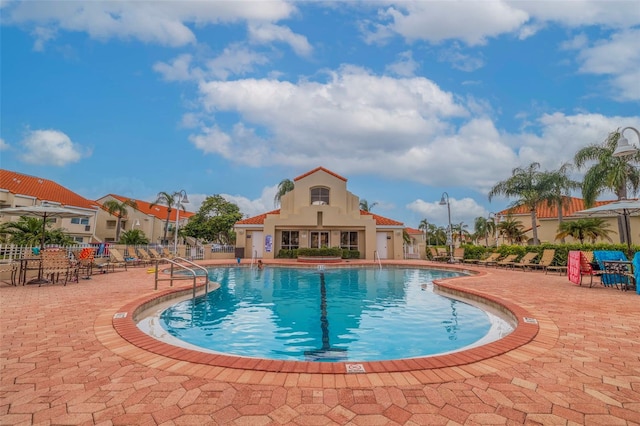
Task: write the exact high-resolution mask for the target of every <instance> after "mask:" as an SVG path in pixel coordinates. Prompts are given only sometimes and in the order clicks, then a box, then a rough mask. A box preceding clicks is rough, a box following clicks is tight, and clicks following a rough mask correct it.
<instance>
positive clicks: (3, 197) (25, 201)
mask: <svg viewBox="0 0 640 426" xmlns="http://www.w3.org/2000/svg"><path fill="white" fill-rule="evenodd" d="M42 202H44V203H48V204H52V205H60V203H57V202H54V201H46V200H44V201H40V200H38V199H37V198H35V197H31V196H28V195H21V194H12V193H11V192H8V191H6V190H0V208H8V207H27V206H35V205H40V204H42ZM64 207H66V208H69V209H73V210H76V211H78V212H79V213H80V214H79V215H78V217H77V218H72V219H69V218H64V219H62V218H50V219H47V223H49V224H50V227H51V228H57V229H64V230H65V233H67V234H69V236H70V237H71V238H73V239H74V240H75V241H76V242H77V243H91V242H93V241H94V240H95V238H94V236H95V232H96V224H97V215H98V211H97V210H93V209H87V208H83V207H75V206H70V205H68V206H64ZM85 214H86V215H85ZM34 217H35V216H34ZM18 220H20V216H11V215H8V214H0V223H5V222H16V221H18ZM51 228H49V229H51Z"/></svg>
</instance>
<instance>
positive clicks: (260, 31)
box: [249, 23, 313, 56]
mask: <svg viewBox="0 0 640 426" xmlns="http://www.w3.org/2000/svg"><path fill="white" fill-rule="evenodd" d="M249 37H250V39H251V41H253V42H254V43H261V44H264V43H271V42H274V41H279V42H282V43H286V44H288V45H289V46H291V48H292V49H293V51H294V52H296V54H298V55H300V56H309V55H311V53H312V51H313V48H312V47H311V44H309V42H308V41H307V38H306V37H305V36H302V35H300V34H295V33H294V32H293V31H291V29H289V28H288V27H285V26H282V25H275V24H270V23H259V24H256V23H251V24H249Z"/></svg>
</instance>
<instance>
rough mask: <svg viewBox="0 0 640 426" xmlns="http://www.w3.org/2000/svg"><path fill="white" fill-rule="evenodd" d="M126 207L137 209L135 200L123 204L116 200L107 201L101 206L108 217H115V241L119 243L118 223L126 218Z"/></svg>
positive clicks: (127, 211)
mask: <svg viewBox="0 0 640 426" xmlns="http://www.w3.org/2000/svg"><path fill="white" fill-rule="evenodd" d="M127 206H128V207H133V208H138V205H137V204H136V202H135V200H131V199H129V200H125V201H123V202H120V201H118V200H107V201H105V202H104V204H102V207H104V208H105V209H106V210H107V212H109V214H110V215H112V216H116V217H117V218H118V221H117V223H116V241H120V226H121V225H120V222H121V221H122V218H126V217H127V214H128V213H129V210H127Z"/></svg>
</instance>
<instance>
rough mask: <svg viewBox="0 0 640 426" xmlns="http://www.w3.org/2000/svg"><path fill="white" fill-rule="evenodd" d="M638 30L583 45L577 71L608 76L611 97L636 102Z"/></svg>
mask: <svg viewBox="0 0 640 426" xmlns="http://www.w3.org/2000/svg"><path fill="white" fill-rule="evenodd" d="M639 39H640V30H628V31H622V32H619V33H614V34H612V36H611V37H610V38H609V39H607V40H600V41H598V42H596V43H594V45H593V46H589V47H586V46H584V47H583V48H582V50H581V51H580V53H579V55H578V60H579V62H580V63H581V65H580V70H579V71H580V72H582V73H586V74H598V75H609V76H611V80H610V84H611V86H612V87H613V94H612V95H613V96H614V97H616V98H618V99H621V100H626V101H637V100H640V83H639V82H640V43H638V40H639Z"/></svg>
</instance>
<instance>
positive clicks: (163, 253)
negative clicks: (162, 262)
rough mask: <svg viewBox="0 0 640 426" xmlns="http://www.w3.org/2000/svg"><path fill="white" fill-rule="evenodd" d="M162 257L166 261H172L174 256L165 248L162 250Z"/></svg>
mask: <svg viewBox="0 0 640 426" xmlns="http://www.w3.org/2000/svg"><path fill="white" fill-rule="evenodd" d="M162 256H163V257H165V258H167V259H173V258H174V257H175V255H174V254H173V253H171V252H170V251H169V249H168V248H166V247H163V248H162Z"/></svg>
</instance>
